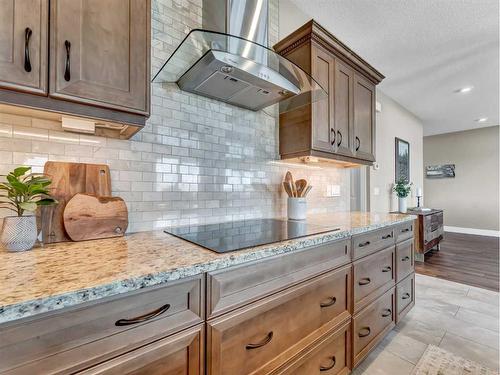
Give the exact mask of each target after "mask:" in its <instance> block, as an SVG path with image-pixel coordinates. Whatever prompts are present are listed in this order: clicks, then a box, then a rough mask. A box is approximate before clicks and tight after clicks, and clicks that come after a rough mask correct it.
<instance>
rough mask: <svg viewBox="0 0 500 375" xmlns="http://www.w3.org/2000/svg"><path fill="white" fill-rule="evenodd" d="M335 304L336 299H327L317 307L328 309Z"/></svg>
mask: <svg viewBox="0 0 500 375" xmlns="http://www.w3.org/2000/svg"><path fill="white" fill-rule="evenodd" d="M335 302H337V298H336V297H328V302H321V303H320V304H319V305H320V307H330V306H333V305H335Z"/></svg>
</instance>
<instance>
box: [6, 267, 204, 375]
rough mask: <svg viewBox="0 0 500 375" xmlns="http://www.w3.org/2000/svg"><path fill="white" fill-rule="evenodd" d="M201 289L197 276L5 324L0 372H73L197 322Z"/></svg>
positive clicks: (199, 314)
mask: <svg viewBox="0 0 500 375" xmlns="http://www.w3.org/2000/svg"><path fill="white" fill-rule="evenodd" d="M203 290H204V288H203V275H200V276H199V277H196V278H191V279H187V280H186V279H184V280H182V281H178V282H173V283H172V284H169V285H168V286H160V287H152V288H148V289H142V290H138V291H135V292H132V293H128V294H125V295H121V296H116V297H112V298H107V299H102V300H99V301H97V302H94V303H86V304H82V305H79V306H77V307H75V308H69V309H62V310H59V311H57V312H53V313H49V314H44V315H43V316H42V317H39V318H38V317H37V318H35V319H24V320H21V321H19V322H16V323H15V324H11V325H9V324H6V325H4V326H3V327H2V328H1V329H0V336H1V337H2V340H0V373H3V372H2V371H5V372H7V373H16V374H17V373H19V374H26V373H51V374H52V373H62V372H64V373H67V372H72V371H77V370H81V369H83V368H87V367H89V366H91V365H94V364H97V363H99V362H102V361H104V360H106V359H108V358H111V357H115V356H117V355H119V354H121V353H124V352H127V351H130V350H132V349H135V348H137V347H139V346H142V345H144V344H146V343H148V342H150V341H152V340H155V339H159V338H161V337H165V336H167V335H169V334H173V333H175V332H177V331H180V330H182V329H184V328H187V327H191V326H194V325H197V324H199V323H202V322H203V317H204V316H203V315H204V314H203V305H202V301H203V295H202V291H203ZM135 317H140V318H136V319H134V318H135ZM8 370H11V371H8Z"/></svg>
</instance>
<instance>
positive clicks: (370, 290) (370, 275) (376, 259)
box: [353, 246, 396, 311]
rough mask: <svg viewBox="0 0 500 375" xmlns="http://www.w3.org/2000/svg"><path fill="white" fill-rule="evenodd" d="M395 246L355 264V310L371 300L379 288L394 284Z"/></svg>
mask: <svg viewBox="0 0 500 375" xmlns="http://www.w3.org/2000/svg"><path fill="white" fill-rule="evenodd" d="M394 258H395V247H394V246H392V247H390V248H388V249H385V250H382V251H380V252H378V253H376V254H372V255H370V256H368V257H366V258H363V259H360V260H359V261H356V262H354V264H353V280H354V310H355V311H358V310H359V309H361V308H362V306H365V305H366V304H367V303H369V301H371V300H372V299H373V298H375V297H374V295H376V294H377V292H379V291H381V290H380V289H379V288H383V287H385V286H389V285H393V284H394V280H395V274H396V272H395V270H394Z"/></svg>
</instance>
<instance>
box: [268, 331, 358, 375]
mask: <svg viewBox="0 0 500 375" xmlns="http://www.w3.org/2000/svg"><path fill="white" fill-rule="evenodd" d="M351 360H352V353H351V324H350V322H348V323H347V324H345V325H343V326H342V327H341V328H340V329H339V328H337V329H336V330H335V331H333V332H328V333H327V334H326V335H323V336H322V337H321V338H320V339H319V340H317V341H316V342H315V343H314V344H312V345H311V346H309V348H308V349H307V350H305V351H304V352H303V353H301V355H300V356H299V358H294V359H293V361H292V362H290V363H287V364H285V365H284V366H282V367H281V368H279V369H278V370H277V371H273V372H272V373H271V374H270V375H285V374H286V375H314V374H317V375H320V374H321V375H323V374H325V375H347V374H349V373H350V371H351V370H350V368H351Z"/></svg>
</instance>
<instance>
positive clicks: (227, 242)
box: [165, 219, 339, 253]
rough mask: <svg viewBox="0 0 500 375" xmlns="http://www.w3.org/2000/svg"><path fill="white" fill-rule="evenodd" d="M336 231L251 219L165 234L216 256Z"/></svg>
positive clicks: (298, 223)
mask: <svg viewBox="0 0 500 375" xmlns="http://www.w3.org/2000/svg"><path fill="white" fill-rule="evenodd" d="M335 230H339V229H338V228H335V229H332V228H329V227H322V226H319V225H313V224H308V223H307V222H305V221H304V222H301V221H287V220H278V219H253V220H241V221H230V222H225V223H220V224H207V225H193V226H184V227H172V228H169V229H166V230H165V232H166V233H169V234H172V235H174V236H176V237H179V238H182V239H183V240H186V241H189V242H192V243H194V244H196V245H200V246H203V247H205V248H207V249H209V250H212V251H215V252H217V253H226V252H229V251H236V250H242V249H246V248H249V247H255V246H259V245H266V244H270V243H274V242H280V241H285V240H290V239H292V238H299V237H304V236H310V235H313V234H319V233H324V232H331V231H335Z"/></svg>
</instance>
